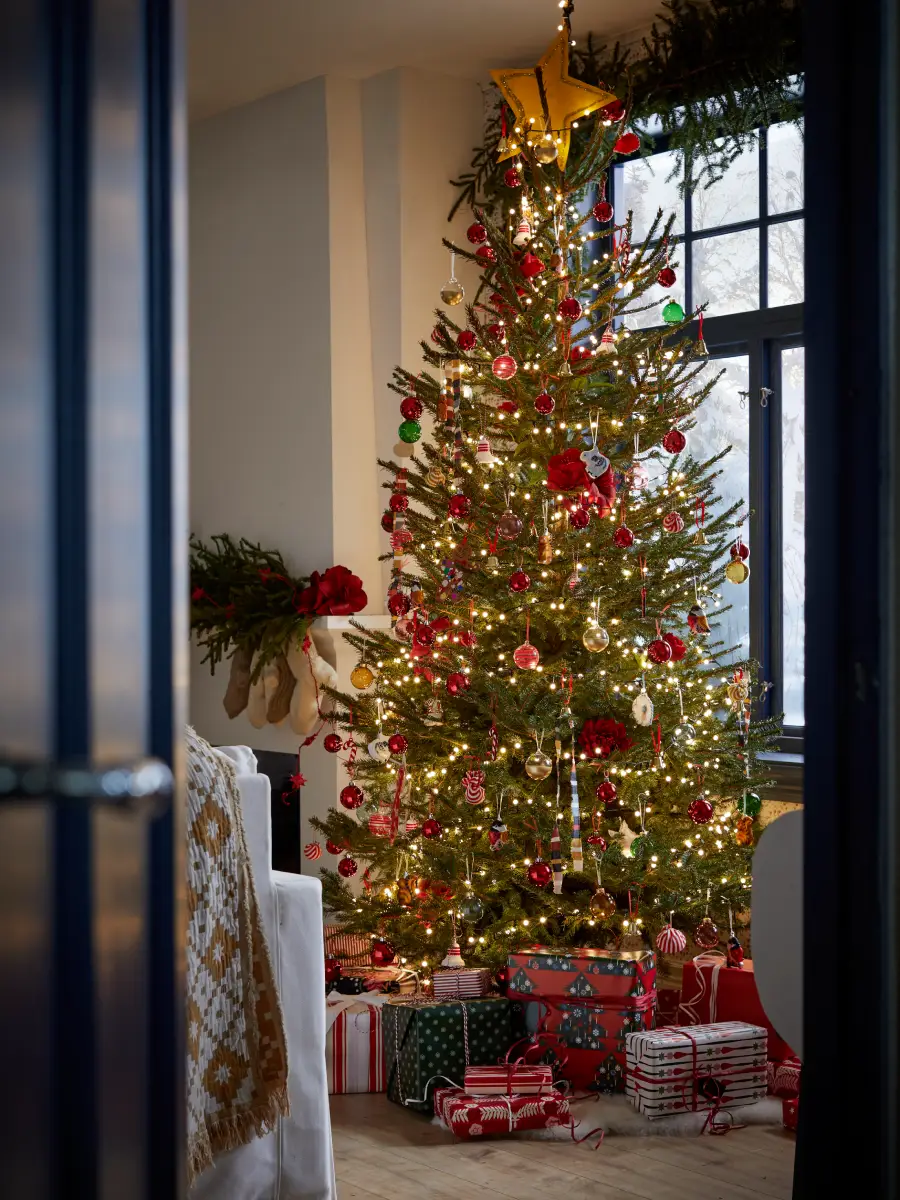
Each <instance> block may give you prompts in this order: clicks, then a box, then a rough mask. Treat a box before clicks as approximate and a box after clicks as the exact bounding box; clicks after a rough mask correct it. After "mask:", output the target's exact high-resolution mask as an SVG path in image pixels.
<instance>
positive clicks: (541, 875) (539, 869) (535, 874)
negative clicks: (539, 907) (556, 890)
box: [528, 859, 553, 887]
mask: <svg viewBox="0 0 900 1200" xmlns="http://www.w3.org/2000/svg"><path fill="white" fill-rule="evenodd" d="M552 878H553V871H552V870H551V867H550V864H549V863H545V862H543V861H542V860H541V859H537V861H536V862H533V863H532V864H531V866H530V867H529V868H528V879H529V882H530V883H533V884H534V886H535V887H546V886H547V884H548V883H549V882H550V880H551V879H552Z"/></svg>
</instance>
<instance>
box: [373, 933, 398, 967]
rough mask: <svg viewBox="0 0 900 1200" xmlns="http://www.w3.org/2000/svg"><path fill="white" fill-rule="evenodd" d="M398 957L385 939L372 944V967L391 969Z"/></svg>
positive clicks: (378, 939) (376, 940) (379, 939)
mask: <svg viewBox="0 0 900 1200" xmlns="http://www.w3.org/2000/svg"><path fill="white" fill-rule="evenodd" d="M396 957H397V951H396V950H395V949H394V947H393V946H392V945H391V943H390V942H387V941H385V939H384V938H376V939H375V941H374V942H373V943H372V966H373V967H389V966H390V965H391V963H392V962H393V961H394V959H395V958H396Z"/></svg>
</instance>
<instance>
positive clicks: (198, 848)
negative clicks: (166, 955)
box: [186, 728, 290, 1181]
mask: <svg viewBox="0 0 900 1200" xmlns="http://www.w3.org/2000/svg"><path fill="white" fill-rule="evenodd" d="M186 741H187V768H188V769H187V775H188V789H187V843H188V844H187V914H188V928H187V945H186V959H187V962H186V966H187V998H188V999H187V1004H188V1014H187V1079H186V1085H187V1108H188V1169H189V1175H190V1179H191V1181H193V1179H194V1178H195V1177H196V1176H197V1175H199V1174H200V1172H201V1171H203V1170H204V1169H205V1168H206V1167H208V1166H209V1165H210V1164H211V1163H212V1161H213V1158H214V1157H215V1156H216V1155H217V1154H220V1153H221V1152H222V1151H223V1150H230V1149H233V1148H234V1147H236V1146H242V1145H244V1144H246V1143H247V1142H250V1141H252V1140H253V1138H255V1137H263V1136H264V1135H265V1134H267V1133H269V1132H271V1131H272V1129H274V1128H275V1124H276V1122H277V1120H278V1118H279V1117H281V1116H287V1115H288V1114H289V1112H290V1104H289V1100H288V1060H287V1042H286V1039H285V1034H284V1024H283V1021H282V1014H281V1005H280V1002H279V999H278V993H277V991H276V988H275V976H274V972H273V970H272V963H271V959H270V958H269V948H268V946H267V944H266V938H265V934H264V932H263V926H262V919H261V917H260V912H259V905H258V903H257V899H256V889H255V888H254V885H253V875H252V872H251V868H250V856H249V854H248V851H247V841H246V836H245V833H244V824H243V820H242V817H241V803H240V793H239V791H238V786H237V780H236V777H235V773H234V767H233V765H232V764H231V763H230V762H229V761H228V759H227V758H226V757H225V756H224V755H222V754H218V753H216V751H214V750H213V748H212V747H211V746H210V745H209V743H208V742H206V741H204V740H203V738H201V737H200V736H199V735H198V734H197V733H196V732H195V731H194V730H193V729H191V728H188V730H187V736H186Z"/></svg>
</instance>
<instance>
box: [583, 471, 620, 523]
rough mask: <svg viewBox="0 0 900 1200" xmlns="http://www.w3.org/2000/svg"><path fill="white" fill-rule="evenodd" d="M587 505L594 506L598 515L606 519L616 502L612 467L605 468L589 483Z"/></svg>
mask: <svg viewBox="0 0 900 1200" xmlns="http://www.w3.org/2000/svg"><path fill="white" fill-rule="evenodd" d="M588 493H589V494H588V504H596V506H597V509H598V515H599V516H601V517H608V516H609V514H610V513H611V512H612V510H613V505H614V504H615V502H616V479H615V476H614V475H613V469H612V467H607V468H606V470H605V471H604V472H603V474H602V475H600V476H598V478H597V479H592V480H590V481H589V486H588Z"/></svg>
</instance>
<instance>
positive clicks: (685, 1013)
mask: <svg viewBox="0 0 900 1200" xmlns="http://www.w3.org/2000/svg"><path fill="white" fill-rule="evenodd" d="M719 1021H746V1022H747V1023H748V1024H750V1025H761V1026H762V1027H763V1028H764V1029H765V1030H766V1032H767V1034H768V1045H769V1057H770V1058H773V1059H776V1060H778V1061H782V1060H783V1059H786V1058H792V1057H793V1054H794V1052H793V1050H791V1048H790V1046H789V1045H788V1044H787V1042H784V1041H782V1039H781V1038H780V1037H779V1036H778V1034H777V1033H776V1032H775V1029H774V1028H773V1027H772V1024H771V1023H770V1021H769V1018H768V1017H767V1016H766V1014H765V1012H764V1011H763V1006H762V1002H761V1001H760V998H759V992H758V991H757V990H756V980H755V978H754V976H753V963H752V962H751V961H750V959H749V958H748V959H745V960H744V963H743V967H742V969H740V970H738V969H737V968H734V967H729V966H727V963H726V959H725V956H724V955H723V954H720V953H718V952H715V951H714V952H711V953H706V954H698V955H697V957H696V958H695V959H694V960H693V962H689V963H685V964H684V973H683V976H682V983H681V1004H680V1005H679V1008H678V1024H679V1025H710V1024H714V1023H716V1022H719Z"/></svg>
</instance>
